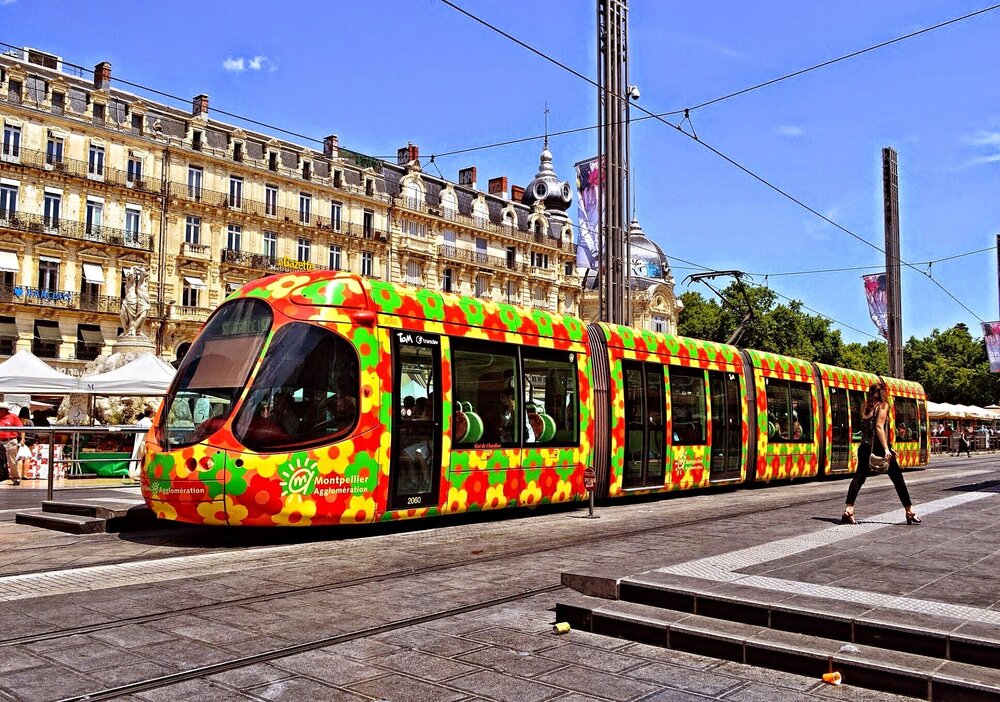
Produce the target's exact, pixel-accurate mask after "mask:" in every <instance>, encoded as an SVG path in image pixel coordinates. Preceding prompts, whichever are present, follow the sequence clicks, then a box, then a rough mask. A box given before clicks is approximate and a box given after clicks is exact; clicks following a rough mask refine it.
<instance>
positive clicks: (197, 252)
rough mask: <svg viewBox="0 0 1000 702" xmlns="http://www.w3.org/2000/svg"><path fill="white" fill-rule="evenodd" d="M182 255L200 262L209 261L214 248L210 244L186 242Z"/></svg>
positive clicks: (183, 244)
mask: <svg viewBox="0 0 1000 702" xmlns="http://www.w3.org/2000/svg"><path fill="white" fill-rule="evenodd" d="M180 255H181V256H186V257H187V258H193V259H196V260H198V261H208V260H211V258H212V247H211V246H209V245H208V244H192V243H191V242H190V241H185V242H184V243H182V244H181V251H180Z"/></svg>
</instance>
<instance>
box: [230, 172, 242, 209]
mask: <svg viewBox="0 0 1000 702" xmlns="http://www.w3.org/2000/svg"><path fill="white" fill-rule="evenodd" d="M229 206H230V207H231V208H232V209H234V210H238V209H240V208H242V207H243V179H242V178H237V177H236V176H230V177H229Z"/></svg>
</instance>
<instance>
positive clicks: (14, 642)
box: [0, 476, 952, 649]
mask: <svg viewBox="0 0 1000 702" xmlns="http://www.w3.org/2000/svg"><path fill="white" fill-rule="evenodd" d="M942 477H943V476H942ZM948 477H952V476H948ZM924 479H925V480H928V479H937V478H936V477H935V476H926V477H925V478H924ZM839 482H840V481H829V482H828V483H827V484H830V485H835V484H839ZM817 484H818V485H822V484H823V483H817ZM884 488H885V489H891V486H889V485H886V486H884ZM876 489H878V488H876ZM763 497H764V498H767V497H771V499H763V500H761V501H757V500H755V501H753V502H752V503H751V504H748V505H747V506H746V508H744V509H738V510H728V511H727V510H713V512H712V513H711V514H707V515H703V516H698V517H694V518H689V519H683V520H680V521H674V522H670V523H661V524H656V525H652V526H646V527H640V528H631V529H629V528H622V529H616V530H614V531H611V532H608V531H604V532H600V533H597V534H590V535H589V536H586V537H579V538H570V539H567V540H564V541H560V542H558V543H553V544H551V545H549V546H547V547H544V548H537V547H533V548H522V549H515V550H509V551H503V552H499V553H494V554H490V555H485V556H477V557H476V558H475V559H474V560H473V561H470V560H468V559H466V560H456V559H452V560H449V561H448V562H445V563H436V564H429V565H426V566H422V567H412V568H402V569H398V570H395V571H391V572H387V573H377V574H372V575H366V576H362V577H358V578H352V579H349V580H343V581H340V582H333V583H330V582H328V583H320V584H317V585H312V586H305V587H295V588H289V589H286V590H279V591H276V592H268V593H262V594H259V595H251V596H248V597H240V598H235V599H227V600H222V601H219V602H209V603H205V604H199V605H192V606H189V607H181V608H177V609H170V610H165V611H162V612H153V613H149V614H141V615H136V616H130V617H124V618H120V619H115V620H110V621H105V622H97V623H94V624H86V625H81V626H76V627H66V628H62V629H57V630H50V631H47V632H40V633H37V634H28V635H22V636H17V637H11V638H7V639H0V649H2V648H7V647H11V646H18V645H24V644H33V643H42V642H46V641H54V640H58V639H61V638H66V637H69V636H77V635H85V634H92V633H98V632H104V631H109V630H112V629H116V628H119V627H123V626H130V625H139V624H149V623H153V622H157V621H160V620H163V619H168V618H171V617H176V616H180V615H197V614H203V613H206V612H211V611H213V610H218V609H223V608H229V607H240V606H245V605H250V604H259V603H266V602H274V601H277V600H281V599H285V598H289V597H300V596H302V595H306V594H310V593H322V592H333V591H336V590H345V589H349V588H352V587H358V586H362V585H367V584H371V583H379V582H390V581H394V580H399V579H402V578H407V577H413V576H419V575H426V574H432V573H436V572H442V571H447V570H450V569H453V568H460V567H462V566H468V565H470V563H476V564H482V563H491V562H496V561H500V560H506V559H514V558H521V557H524V556H530V555H533V554H541V553H548V552H551V551H555V550H559V549H566V548H574V547H577V546H584V545H587V544H589V543H592V542H593V541H594V540H595V539H604V540H610V539H621V538H628V537H631V536H637V535H642V534H651V533H655V532H657V531H665V530H671V529H685V528H691V527H696V526H697V525H699V524H704V523H707V522H711V521H714V520H717V519H719V518H720V516H723V517H724V518H726V519H739V518H741V517H745V516H750V515H753V514H757V513H759V512H761V511H762V510H767V511H773V510H777V509H783V508H788V507H794V506H796V504H799V503H797V502H789V501H788V499H787V495H772V496H768V495H766V494H763ZM811 499H812V501H813V502H816V503H817V504H822V503H824V502H829V501H834V500H837V501H839V500H841V499H842V492H841V491H839V490H838V491H837V492H836V493H834V494H831V495H830V496H824V495H815V494H814V495H812V497H811ZM631 504H633V505H634V504H640V502H638V501H636V502H633V503H631ZM650 504H655V501H654V500H652V499H651V500H650ZM618 505H621V506H626V505H625V504H623V503H617V504H616V505H613V506H618ZM236 550H237V551H242V550H247V551H252V550H253V549H236ZM156 560H160V559H156Z"/></svg>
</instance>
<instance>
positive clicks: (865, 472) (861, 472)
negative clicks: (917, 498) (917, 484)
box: [847, 443, 913, 509]
mask: <svg viewBox="0 0 1000 702" xmlns="http://www.w3.org/2000/svg"><path fill="white" fill-rule="evenodd" d="M881 448H882V447H881V446H879V449H880V450H879V451H878V452H876V454H875V455H876V456H883V455H885V454H883V453H882V451H881ZM889 448H892V447H891V446H890V447H889ZM871 455H872V446H871V444H867V443H862V444H861V446H859V447H858V472H857V473H855V474H854V479H853V480H852V481H851V487H849V488H848V489H847V504H848V505H850V506H852V507H853V506H854V501H855V500H857V499H858V493H859V492H861V486H862V485H864V484H865V481H866V480H868V476H869V475H871V474H872V473H871V470H870V469H869V467H868V459H869V458H870V457H871ZM889 479H890V480H892V484H893V486H894V487H895V488H896V494H897V495H898V496H899V501H900V502H902V503H903V507H904V508H905V509H909V508H910V507H912V506H913V503H912V502H910V492H909V490H907V489H906V483H905V482H903V469H902V468H900V467H899V462H898V461H897V460H896V457H895V456H893V457H892V460H890V461H889Z"/></svg>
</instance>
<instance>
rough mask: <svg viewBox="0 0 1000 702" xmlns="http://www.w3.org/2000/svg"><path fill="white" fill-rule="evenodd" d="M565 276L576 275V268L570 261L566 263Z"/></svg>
mask: <svg viewBox="0 0 1000 702" xmlns="http://www.w3.org/2000/svg"><path fill="white" fill-rule="evenodd" d="M565 273H566V275H573V274H574V273H576V266H574V265H573V262H572V261H566V270H565Z"/></svg>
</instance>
